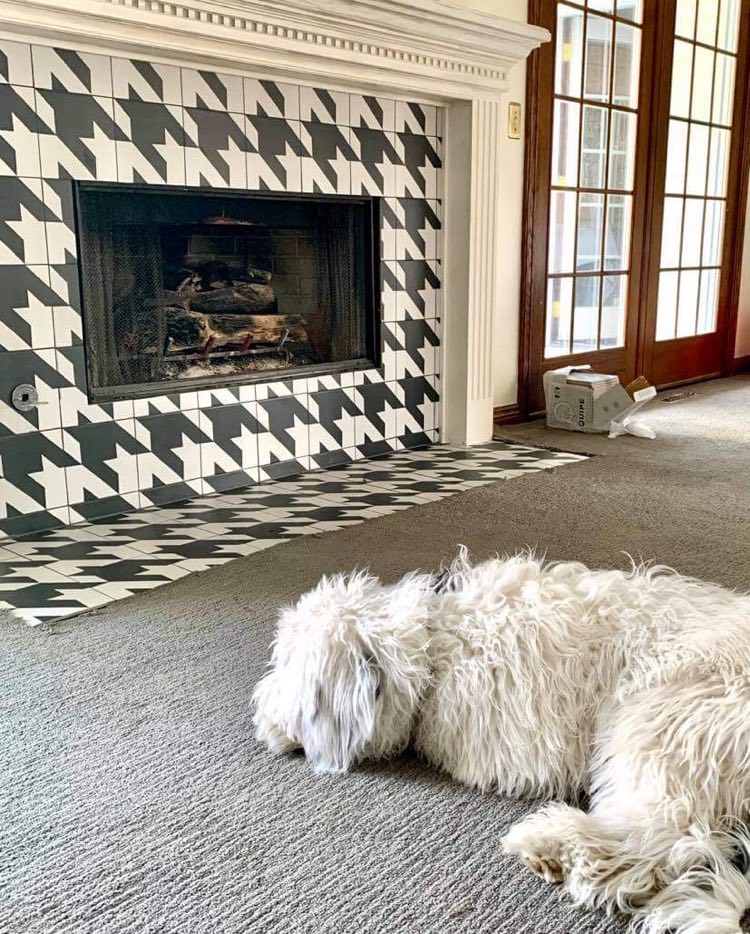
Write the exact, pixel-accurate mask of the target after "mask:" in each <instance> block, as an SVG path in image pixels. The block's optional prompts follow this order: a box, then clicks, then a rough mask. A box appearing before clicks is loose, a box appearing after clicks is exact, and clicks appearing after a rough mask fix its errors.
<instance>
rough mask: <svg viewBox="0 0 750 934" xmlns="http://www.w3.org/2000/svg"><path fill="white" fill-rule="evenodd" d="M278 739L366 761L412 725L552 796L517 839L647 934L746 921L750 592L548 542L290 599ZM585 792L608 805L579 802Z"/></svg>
mask: <svg viewBox="0 0 750 934" xmlns="http://www.w3.org/2000/svg"><path fill="white" fill-rule="evenodd" d="M253 702H254V718H255V724H256V727H257V734H258V737H259V738H260V739H261V740H263V741H264V742H266V743H267V744H268V745H269V746H270V748H271V749H273V750H277V751H283V750H289V749H292V748H298V747H302V748H303V749H304V751H305V753H306V755H307V757H308V758H309V759H310V761H311V762H312V764H313V765H314V767H315V768H316V769H319V770H324V771H336V772H343V771H346V770H347V769H348V768H349V767H350V766H351V765H352V764H353V763H355V762H357V761H360V760H362V759H365V758H376V757H383V756H388V755H393V754H395V753H398V752H399V751H401V750H402V749H403V748H404V747H405V746H406V745H407V744H408V743H409V741H410V740H413V741H414V743H415V745H416V747H417V749H418V750H419V751H420V753H421V754H422V755H423V756H424V757H425V758H426V759H428V760H429V761H430V762H432V763H434V764H435V765H436V766H438V767H440V768H441V769H444V770H445V771H446V772H448V773H449V774H450V775H452V776H453V777H454V778H456V779H457V780H458V781H461V782H464V783H466V784H467V785H471V786H473V787H477V788H481V789H483V790H489V789H494V790H496V791H498V792H501V793H504V794H509V795H526V796H532V797H536V798H545V799H548V800H550V802H552V801H554V803H548V804H546V805H545V806H543V807H542V808H541V809H540V810H539V811H537V812H536V813H534V814H532V815H531V816H530V817H529V818H527V819H526V820H524V821H521V822H520V823H519V824H517V825H515V826H514V827H512V828H511V830H510V832H509V833H508V834H507V835H506V836H505V837H504V839H503V841H502V844H503V848H504V850H505V851H506V853H514V854H518V855H519V856H520V857H521V858H522V859H523V860H524V862H525V863H526V864H527V865H528V866H529V867H531V868H532V869H533V870H534V871H535V872H537V873H539V874H540V875H541V876H543V877H544V878H545V879H547V880H548V881H550V882H562V883H564V885H565V886H566V888H567V890H568V891H569V892H570V894H571V895H572V896H573V897H574V898H575V899H576V900H577V901H578V902H579V903H581V904H585V905H589V906H595V905H602V906H606V907H607V908H608V909H612V908H618V909H621V910H624V911H627V912H630V913H632V914H633V915H634V925H635V926H636V927H637V928H638V929H639V930H641V931H643V932H644V934H659V932H666V931H674V932H676V934H709V932H710V934H739V932H740V917H741V915H742V913H743V911H744V910H745V909H746V908H747V907H750V881H749V880H748V878H747V877H746V876H745V875H744V874H743V872H742V869H741V868H740V864H738V860H739V861H740V863H741V862H742V861H744V863H745V864H747V860H748V858H750V837H749V836H748V834H747V832H746V831H745V829H744V825H743V822H744V821H745V820H746V819H747V818H748V817H749V816H750V596H748V595H740V594H735V593H731V592H730V591H727V590H725V589H723V588H721V587H717V586H715V585H712V584H706V583H703V582H700V581H697V580H693V579H689V578H685V577H682V576H680V575H678V574H677V573H675V572H674V571H671V570H669V569H667V568H661V567H651V568H649V567H644V566H639V567H633V569H632V570H631V571H630V572H628V573H626V572H622V571H591V570H589V569H588V568H586V567H585V566H584V565H582V564H575V563H560V564H546V563H544V562H542V561H540V560H538V559H537V558H535V557H534V556H533V555H532V554H529V553H524V554H519V555H516V556H514V557H508V558H497V559H494V560H490V561H486V562H484V563H482V564H478V565H476V566H472V565H471V563H470V562H469V560H468V558H467V556H466V554H465V553H464V552H462V553H461V554H460V555H459V557H458V559H457V560H456V562H455V563H454V564H453V565H452V566H451V568H450V569H448V571H447V573H445V572H444V573H443V574H442V575H441V576H440V577H439V578H434V577H432V576H430V575H420V574H411V575H409V576H407V577H406V578H404V580H403V581H401V582H400V583H399V584H396V585H393V586H385V585H383V584H381V583H380V582H379V581H378V580H377V579H376V578H375V577H372V576H371V575H369V574H366V573H363V572H357V573H354V574H352V575H350V576H348V577H346V576H342V575H339V576H336V577H332V578H324V579H323V580H322V581H321V582H320V584H319V585H318V587H317V588H316V589H315V590H313V591H311V592H310V593H308V594H306V595H305V596H303V597H302V598H301V599H300V601H299V603H298V604H297V605H296V606H294V607H290V608H287V609H285V610H284V611H283V612H282V614H281V619H280V622H279V628H278V634H277V638H276V642H275V646H274V650H273V657H272V660H271V667H270V669H269V671H268V673H267V674H266V676H265V677H264V678H263V680H262V681H261V682H260V683H259V685H258V686H257V688H256V691H255V694H254V698H253ZM581 791H585V792H587V793H588V794H589V796H590V807H589V809H588V811H583V810H580V809H578V808H576V807H573V806H571V804H569V803H564V802H566V801H567V802H570V801H573V800H575V799H576V796H577V795H579V794H580V792H581Z"/></svg>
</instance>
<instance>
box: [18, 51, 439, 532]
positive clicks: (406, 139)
mask: <svg viewBox="0 0 750 934" xmlns="http://www.w3.org/2000/svg"><path fill="white" fill-rule="evenodd" d="M442 131H443V110H442V109H441V108H440V107H436V106H429V105H424V104H416V103H411V102H409V101H407V100H395V99H386V98H377V99H376V98H373V97H369V96H364V95H359V94H349V93H344V92H342V91H337V90H325V89H322V88H313V87H302V86H297V85H292V84H286V83H280V82H272V81H264V80H258V79H255V78H249V77H243V76H240V75H234V74H233V75H229V74H221V73H218V74H217V73H215V72H212V71H206V70H197V69H191V68H180V67H177V66H176V65H167V64H158V63H154V64H150V63H148V62H144V61H134V60H130V59H125V58H114V57H110V56H107V55H100V54H94V53H89V52H76V51H72V50H69V49H64V48H51V47H47V46H35V45H31V44H26V43H24V42H11V41H5V40H0V468H1V469H0V536H2V535H19V534H23V533H25V532H29V531H32V530H39V529H43V528H48V527H53V526H57V525H66V524H71V523H75V522H78V521H82V520H89V519H92V518H95V517H99V516H104V515H109V514H116V513H120V512H125V511H128V510H131V509H135V508H140V507H145V506H149V505H152V504H164V503H169V502H174V501H177V500H182V499H185V498H187V497H190V496H194V495H197V494H203V493H210V492H212V491H226V490H229V489H233V488H236V487H241V486H246V485H248V484H251V483H254V482H257V481H259V480H264V479H270V478H277V477H284V476H289V475H291V474H295V473H299V472H302V471H305V470H308V469H314V468H316V467H320V466H331V465H337V464H342V463H347V462H349V461H351V460H355V459H358V458H362V457H372V456H377V455H380V454H385V453H388V452H389V451H394V450H399V449H401V448H404V447H415V446H421V445H423V444H426V443H429V442H432V441H436V440H438V439H439V437H440V425H439V407H440V359H441V354H440V332H441V327H440V326H441V287H440V283H441V235H440V226H441V225H440V217H441V184H442V182H441V179H442V171H441V145H442V144H441V137H442ZM75 179H81V180H83V179H86V180H91V179H94V180H100V181H117V182H125V183H139V184H143V183H144V182H145V183H149V184H151V183H153V184H160V185H164V184H167V185H175V186H185V185H186V186H199V187H202V188H212V189H221V188H232V189H247V190H251V191H254V190H255V191H263V190H273V191H286V192H308V193H309V192H321V193H328V194H331V193H333V194H355V195H356V194H368V195H373V196H379V197H382V203H381V216H382V227H381V259H382V263H381V277H382V366H381V367H380V368H379V369H368V370H360V371H357V372H349V373H343V374H340V375H339V374H336V375H325V376H318V377H314V376H313V377H308V378H297V379H285V380H276V381H269V382H264V383H255V384H250V385H239V386H238V385H234V386H232V387H230V388H222V389H215V390H200V391H188V392H182V393H179V394H174V395H160V396H153V397H150V398H147V399H139V400H135V401H123V402H113V403H107V404H98V405H95V404H91V403H89V401H88V397H87V391H86V370H85V361H84V347H83V344H82V320H81V308H80V296H79V286H78V266H77V252H76V250H77V244H76V235H75V225H74V216H73V206H74V202H73V180H75ZM20 383H33V384H35V386H36V388H37V390H38V394H39V398H40V401H41V402H42V403H43V404H42V405H40V406H39V408H37V409H32V410H31V411H30V412H27V413H21V412H18V411H16V410H15V409H14V408H13V407H12V406H11V405H10V394H11V391H12V389H13V387H14V386H16V385H18V384H20Z"/></svg>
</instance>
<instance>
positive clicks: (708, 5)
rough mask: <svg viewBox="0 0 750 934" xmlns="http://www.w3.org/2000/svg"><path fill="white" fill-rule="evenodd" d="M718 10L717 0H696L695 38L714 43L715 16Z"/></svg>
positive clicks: (707, 43) (709, 43) (699, 40)
mask: <svg viewBox="0 0 750 934" xmlns="http://www.w3.org/2000/svg"><path fill="white" fill-rule="evenodd" d="M718 12H719V3H718V0H698V18H697V21H696V26H695V38H696V39H697V40H698V42H705V43H706V45H716V17H717V15H718Z"/></svg>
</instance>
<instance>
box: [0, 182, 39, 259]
mask: <svg viewBox="0 0 750 934" xmlns="http://www.w3.org/2000/svg"><path fill="white" fill-rule="evenodd" d="M47 217H48V212H47V209H46V208H45V206H44V200H43V198H42V182H41V179H38V178H15V177H11V176H4V177H3V176H0V266H23V265H29V266H33V265H40V264H45V263H46V262H47V234H46V231H45V227H44V222H45V220H46V219H47Z"/></svg>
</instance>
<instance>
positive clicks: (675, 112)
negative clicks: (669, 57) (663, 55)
mask: <svg viewBox="0 0 750 934" xmlns="http://www.w3.org/2000/svg"><path fill="white" fill-rule="evenodd" d="M692 72H693V46H692V45H690V43H688V42H681V41H680V40H679V39H678V40H676V41H675V44H674V60H673V62H672V97H671V100H670V104H669V113H670V114H671V115H672V116H673V117H689V116H690V80H691V78H692Z"/></svg>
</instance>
